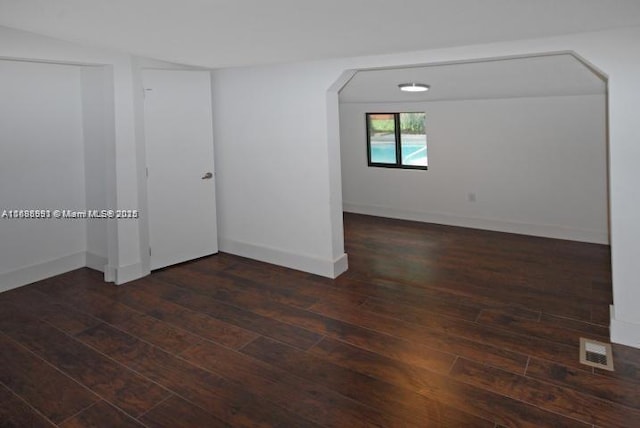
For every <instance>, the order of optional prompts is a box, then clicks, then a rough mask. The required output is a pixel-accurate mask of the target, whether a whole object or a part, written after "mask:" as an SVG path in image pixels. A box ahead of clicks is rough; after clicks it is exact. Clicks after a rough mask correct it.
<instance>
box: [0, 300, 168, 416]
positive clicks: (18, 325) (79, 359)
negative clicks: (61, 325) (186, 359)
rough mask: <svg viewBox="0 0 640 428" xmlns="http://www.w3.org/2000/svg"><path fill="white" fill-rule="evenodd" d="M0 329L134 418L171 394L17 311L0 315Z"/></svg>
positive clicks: (52, 328)
mask: <svg viewBox="0 0 640 428" xmlns="http://www.w3.org/2000/svg"><path fill="white" fill-rule="evenodd" d="M0 330H2V331H3V332H4V333H5V334H6V335H7V336H10V337H11V338H12V339H13V340H15V341H16V342H19V343H21V344H22V345H24V346H25V347H26V348H28V349H30V350H31V351H32V352H34V353H35V354H37V355H38V356H39V357H41V358H42V359H44V360H46V361H48V362H49V363H50V364H51V365H53V366H55V367H56V368H57V369H59V370H60V371H62V372H64V373H66V374H67V375H68V376H69V377H71V378H73V379H75V380H76V381H78V382H79V383H81V384H82V385H85V386H86V387H88V388H89V389H91V390H92V391H93V392H95V393H96V394H98V395H100V396H101V397H103V398H104V399H106V400H108V401H109V402H111V403H113V404H115V405H117V406H118V407H119V408H121V409H123V410H124V411H125V412H127V413H129V414H131V415H133V416H134V417H137V416H139V415H140V414H142V413H144V412H145V411H147V410H148V409H150V408H151V407H153V406H154V405H155V404H157V403H159V402H160V401H162V400H164V399H165V398H166V397H168V396H169V392H168V391H167V390H165V389H163V388H160V387H159V386H157V385H156V384H154V383H153V382H150V381H149V380H148V379H145V378H143V377H142V376H140V375H138V374H137V373H134V372H132V371H130V370H127V369H126V368H125V367H123V366H122V365H120V364H117V363H116V362H114V361H113V360H111V359H109V358H107V357H105V356H104V355H103V354H101V353H99V352H96V351H95V350H94V349H91V348H89V347H87V346H85V345H84V344H82V343H80V342H79V341H77V340H76V339H74V338H72V337H70V336H68V335H66V334H65V333H63V332H61V331H59V330H57V329H56V328H55V327H52V326H50V325H49V324H47V323H44V322H42V321H39V320H37V319H35V318H32V317H30V316H27V315H25V314H21V313H19V312H18V311H12V310H7V311H4V312H3V313H2V314H1V315H0Z"/></svg>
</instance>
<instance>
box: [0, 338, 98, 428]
mask: <svg viewBox="0 0 640 428" xmlns="http://www.w3.org/2000/svg"><path fill="white" fill-rule="evenodd" d="M0 382H2V384H3V385H5V386H6V387H7V388H9V389H10V390H11V391H13V393H14V394H16V395H18V396H19V397H20V398H22V399H23V400H25V401H26V402H28V403H29V404H30V405H31V406H33V407H34V408H35V409H37V410H38V411H39V412H40V413H42V414H43V415H44V416H46V417H47V418H49V419H50V420H51V421H53V422H54V423H59V422H61V421H63V420H65V419H66V418H68V417H70V416H73V415H75V414H76V413H78V412H79V411H81V410H83V409H85V408H87V407H88V406H90V405H92V404H94V403H96V402H98V401H99V400H100V398H99V397H98V396H96V395H95V394H93V393H92V392H91V391H89V390H88V389H86V388H84V387H82V386H81V385H80V384H78V383H77V382H74V381H73V380H71V379H70V378H68V377H67V376H65V375H63V374H62V373H60V372H59V371H58V370H56V369H55V368H53V367H51V366H50V365H49V364H47V363H46V362H45V361H43V360H41V359H40V358H38V357H36V356H34V355H33V354H32V353H31V352H29V351H27V350H26V349H25V348H23V347H22V346H20V345H18V344H17V343H15V342H14V341H13V340H11V339H9V337H7V336H6V335H4V334H2V333H0Z"/></svg>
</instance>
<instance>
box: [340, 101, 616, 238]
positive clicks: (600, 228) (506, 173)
mask: <svg viewBox="0 0 640 428" xmlns="http://www.w3.org/2000/svg"><path fill="white" fill-rule="evenodd" d="M605 102H606V100H605V96H604V95H583V96H561V97H538V98H508V99H485V100H466V101H448V102H444V101H442V102H421V103H390V104H389V103H387V104H354V103H344V104H341V105H340V129H341V145H342V151H341V153H342V189H343V190H342V193H343V198H344V210H345V211H348V212H357V213H362V214H371V215H383V216H389V217H394V218H404V219H410V220H419V221H428V222H435V223H441V224H450V225H457V226H466V227H476V228H483V229H490V230H499V231H505V232H514V233H524V234H532V235H539V236H549V237H556V238H564V239H574V240H580V241H588V242H598V243H608V240H609V239H608V219H607V215H608V207H607V206H608V195H607V158H606V156H607V154H606V123H605V120H606V111H605ZM398 111H424V112H426V115H427V134H428V135H427V138H428V153H429V169H428V170H427V171H420V170H398V169H390V168H374V167H368V166H367V156H366V127H365V113H367V112H398ZM469 193H473V194H475V196H476V201H475V202H471V201H469V200H468V195H469Z"/></svg>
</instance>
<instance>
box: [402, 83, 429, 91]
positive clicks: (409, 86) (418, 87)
mask: <svg viewBox="0 0 640 428" xmlns="http://www.w3.org/2000/svg"><path fill="white" fill-rule="evenodd" d="M398 88H400V90H401V91H404V92H425V91H428V90H429V88H430V86H429V85H425V84H424V83H401V84H399V85H398Z"/></svg>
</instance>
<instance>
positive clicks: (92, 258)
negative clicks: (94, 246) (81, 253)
mask: <svg viewBox="0 0 640 428" xmlns="http://www.w3.org/2000/svg"><path fill="white" fill-rule="evenodd" d="M86 254H87V260H86V264H85V266H86V267H88V268H90V269H93V270H97V271H99V272H104V271H105V269H106V267H107V263H108V260H107V258H106V257H102V256H99V255H97V254H93V253H90V252H88V251H87V253H86Z"/></svg>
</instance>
